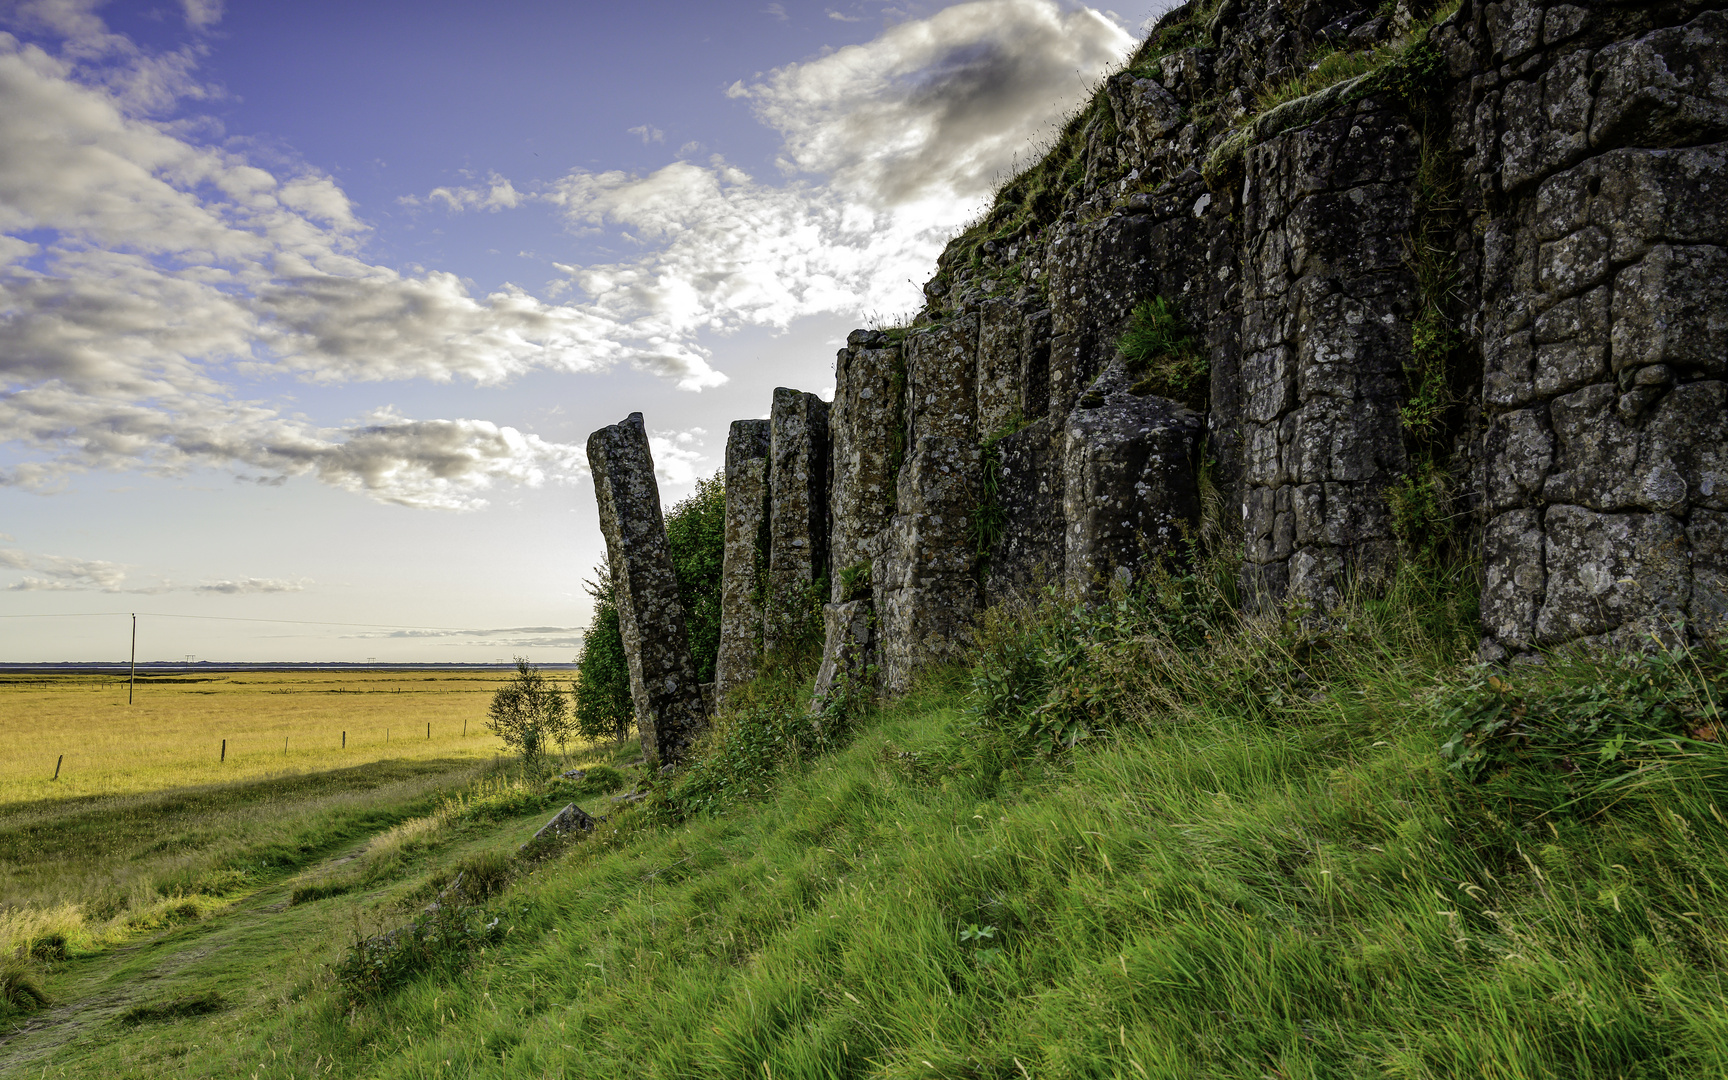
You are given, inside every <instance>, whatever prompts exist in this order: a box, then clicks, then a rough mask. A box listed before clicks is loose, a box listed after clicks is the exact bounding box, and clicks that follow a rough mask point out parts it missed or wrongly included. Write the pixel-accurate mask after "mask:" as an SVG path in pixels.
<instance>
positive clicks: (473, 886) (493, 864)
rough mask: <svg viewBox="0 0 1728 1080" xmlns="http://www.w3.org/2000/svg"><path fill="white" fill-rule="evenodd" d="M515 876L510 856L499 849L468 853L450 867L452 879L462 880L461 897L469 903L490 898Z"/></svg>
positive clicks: (501, 890)
mask: <svg viewBox="0 0 1728 1080" xmlns="http://www.w3.org/2000/svg"><path fill="white" fill-rule="evenodd" d="M515 876H516V869H515V866H514V864H512V863H511V861H510V856H508V855H506V854H504V853H503V852H501V851H483V852H481V853H480V854H478V855H470V856H468V857H467V858H466V859H463V860H462V861H461V862H459V863H457V864H456V865H455V866H454V867H452V868H451V872H450V878H451V880H452V881H455V880H458V879H460V880H461V882H462V899H464V900H466V901H468V902H470V903H479V902H481V901H484V900H490V899H491V898H492V897H494V896H497V895H498V894H499V893H501V892H503V891H504V890H505V889H506V888H508V887H509V885H510V882H511V880H512V879H514V878H515Z"/></svg>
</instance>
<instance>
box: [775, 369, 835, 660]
mask: <svg viewBox="0 0 1728 1080" xmlns="http://www.w3.org/2000/svg"><path fill="white" fill-rule="evenodd" d="M769 424H770V427H771V434H770V437H769V442H770V448H769V457H770V459H771V463H770V465H769V467H768V468H769V483H768V486H769V492H770V495H769V500H770V504H769V509H768V597H767V610H766V611H765V612H764V615H763V629H762V642H763V646H764V648H765V649H766V650H767V652H769V653H773V652H775V651H776V650H779V649H782V648H785V647H788V646H790V645H793V644H794V643H796V642H797V641H798V640H799V639H801V638H802V637H803V636H804V635H805V634H807V633H809V632H811V630H812V627H813V624H814V622H815V619H816V618H817V613H818V612H819V611H820V604H821V602H822V598H821V597H820V596H817V595H815V594H814V593H813V591H812V590H813V588H814V587H815V584H816V582H817V581H818V580H819V579H820V578H821V577H822V575H823V573H825V572H826V570H827V562H828V559H827V555H828V403H827V402H825V401H823V400H822V399H821V398H819V397H817V396H816V395H815V394H806V393H802V392H800V391H797V390H788V389H786V388H785V387H778V388H776V389H775V391H774V407H773V411H772V412H771V413H770V416H769Z"/></svg>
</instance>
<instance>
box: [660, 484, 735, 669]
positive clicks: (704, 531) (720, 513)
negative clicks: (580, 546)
mask: <svg viewBox="0 0 1728 1080" xmlns="http://www.w3.org/2000/svg"><path fill="white" fill-rule="evenodd" d="M666 542H667V544H668V545H669V546H670V547H671V549H672V569H673V571H674V572H676V573H677V575H678V598H679V599H680V600H682V601H683V602H684V626H685V629H686V630H687V631H688V632H689V635H690V655H691V657H692V658H693V659H694V660H695V661H696V680H697V681H698V682H713V681H714V663H715V661H716V659H717V658H718V657H719V655H720V570H721V566H722V564H723V563H724V561H725V557H726V481H725V477H724V474H723V473H718V472H717V473H715V474H714V475H713V476H710V477H708V478H707V479H705V480H698V481H696V490H695V491H692V492H691V493H690V495H689V496H688V497H687V498H685V499H683V500H681V501H680V502H678V503H677V504H676V505H674V506H673V507H672V509H670V510H668V511H666Z"/></svg>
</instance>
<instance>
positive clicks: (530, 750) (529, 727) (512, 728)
mask: <svg viewBox="0 0 1728 1080" xmlns="http://www.w3.org/2000/svg"><path fill="white" fill-rule="evenodd" d="M486 726H487V727H489V728H491V729H492V733H493V734H494V735H497V736H498V737H499V738H500V739H503V740H504V745H505V746H509V747H512V748H514V749H515V750H517V751H518V752H519V753H521V755H522V762H523V764H524V765H526V766H527V767H528V770H529V771H530V772H538V771H539V770H540V767H541V762H542V759H543V758H544V757H545V755H546V751H547V748H548V747H549V746H551V744H553V743H557V744H558V748H559V749H560V750H563V748H564V745H565V743H567V742H568V741H569V739H570V735H571V734H572V732H573V730H574V725H573V724H572V722H571V713H570V699H569V698H568V697H566V696H565V694H564V691H562V690H560V689H559V688H558V684H557V683H554V682H553V681H552V680H550V679H548V678H547V677H546V676H544V675H542V674H541V673H540V669H539V668H537V667H535V666H534V665H533V664H530V663H529V662H528V659H527V657H523V656H518V657H517V658H516V677H515V678H514V679H512V680H510V682H509V683H507V684H506V685H504V686H502V687H499V689H498V692H497V693H495V694H493V695H492V704H491V705H490V706H488V707H487V709H486Z"/></svg>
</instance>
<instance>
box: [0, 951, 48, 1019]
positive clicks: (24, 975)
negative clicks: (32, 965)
mask: <svg viewBox="0 0 1728 1080" xmlns="http://www.w3.org/2000/svg"><path fill="white" fill-rule="evenodd" d="M46 1004H48V995H47V993H45V992H44V991H43V989H42V984H41V983H39V982H37V981H36V974H35V972H33V971H31V970H30V969H29V968H28V967H25V966H24V965H23V964H21V963H18V962H16V961H12V960H6V961H0V1020H4V1019H6V1018H8V1017H11V1016H15V1015H17V1014H19V1013H27V1012H34V1011H36V1010H37V1009H40V1008H41V1007H42V1006H44V1005H46Z"/></svg>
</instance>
